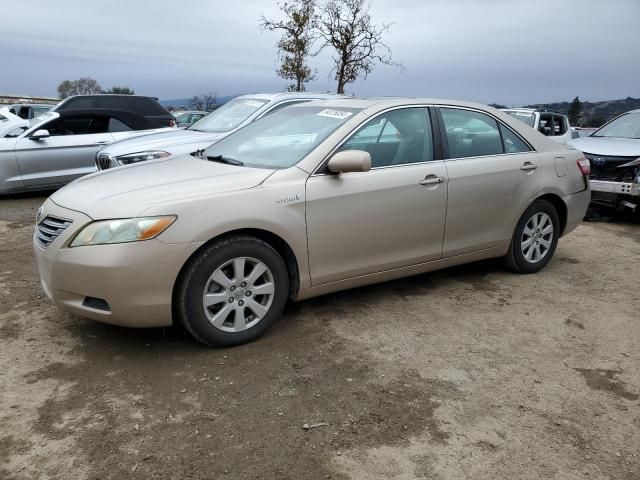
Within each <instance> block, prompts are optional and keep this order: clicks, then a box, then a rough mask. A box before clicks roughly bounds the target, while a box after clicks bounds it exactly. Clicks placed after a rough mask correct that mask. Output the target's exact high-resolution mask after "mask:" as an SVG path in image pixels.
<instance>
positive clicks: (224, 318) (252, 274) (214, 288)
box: [202, 257, 275, 332]
mask: <svg viewBox="0 0 640 480" xmlns="http://www.w3.org/2000/svg"><path fill="white" fill-rule="evenodd" d="M274 294H275V283H274V278H273V274H272V273H271V270H269V267H267V266H266V265H265V264H264V263H263V262H261V261H260V260H257V259H255V258H250V257H239V258H234V259H232V260H229V261H227V262H226V263H224V264H223V265H221V266H220V267H219V268H218V269H217V270H216V271H215V272H213V274H212V275H211V276H210V277H209V280H208V281H207V284H206V286H205V289H204V292H203V296H202V306H203V308H204V312H205V315H206V316H207V319H208V320H209V322H210V323H211V324H212V325H213V326H214V327H216V328H218V329H220V330H222V331H225V332H242V331H244V330H247V329H249V328H251V327H253V326H255V325H256V324H257V323H258V322H260V320H262V319H263V318H264V317H265V315H266V314H267V313H268V312H269V308H270V307H271V304H272V303H273V297H274Z"/></svg>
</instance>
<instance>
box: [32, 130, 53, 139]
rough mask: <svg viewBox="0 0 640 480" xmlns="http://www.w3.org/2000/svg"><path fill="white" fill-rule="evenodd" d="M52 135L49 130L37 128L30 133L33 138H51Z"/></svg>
mask: <svg viewBox="0 0 640 480" xmlns="http://www.w3.org/2000/svg"><path fill="white" fill-rule="evenodd" d="M50 136H51V135H50V134H49V130H44V129H41V130H36V131H35V132H33V133H32V134H31V135H29V138H30V139H31V140H42V139H45V138H49V137H50Z"/></svg>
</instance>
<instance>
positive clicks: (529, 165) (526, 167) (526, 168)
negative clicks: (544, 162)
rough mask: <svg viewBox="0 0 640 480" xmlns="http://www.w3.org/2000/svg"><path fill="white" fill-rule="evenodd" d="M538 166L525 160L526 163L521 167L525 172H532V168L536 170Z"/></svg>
mask: <svg viewBox="0 0 640 480" xmlns="http://www.w3.org/2000/svg"><path fill="white" fill-rule="evenodd" d="M537 168H538V166H537V165H534V164H533V163H529V162H525V164H524V165H522V166H521V167H520V170H522V171H523V172H530V171H532V170H536V169H537Z"/></svg>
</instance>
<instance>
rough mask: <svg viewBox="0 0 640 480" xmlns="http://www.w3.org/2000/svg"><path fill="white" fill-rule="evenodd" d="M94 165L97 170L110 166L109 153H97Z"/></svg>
mask: <svg viewBox="0 0 640 480" xmlns="http://www.w3.org/2000/svg"><path fill="white" fill-rule="evenodd" d="M96 167H97V168H98V170H107V169H109V168H111V155H109V154H108V153H99V154H98V156H97V157H96Z"/></svg>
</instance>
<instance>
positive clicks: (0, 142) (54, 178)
mask: <svg viewBox="0 0 640 480" xmlns="http://www.w3.org/2000/svg"><path fill="white" fill-rule="evenodd" d="M32 122H33V123H32V124H31V126H26V125H25V126H22V127H20V128H16V129H12V130H11V131H9V132H7V133H6V134H5V135H4V136H3V137H2V138H0V195H3V194H7V193H15V192H23V191H30V190H47V189H53V188H57V187H60V186H62V185H64V184H66V183H69V182H70V181H72V180H75V179H76V178H78V177H81V176H83V175H87V174H88V173H92V172H95V170H96V167H95V156H96V153H97V152H98V150H100V149H101V148H103V147H104V146H105V145H108V144H110V143H111V142H114V141H116V140H122V139H125V138H130V137H132V136H135V135H140V134H141V133H147V132H149V131H157V132H162V131H165V130H171V131H173V128H169V127H160V128H158V124H157V123H156V122H154V121H151V120H148V119H146V118H144V117H142V116H140V115H137V114H135V113H132V112H126V111H121V110H111V109H90V110H63V111H60V112H48V113H44V114H42V115H41V116H40V117H38V118H36V119H34V120H32Z"/></svg>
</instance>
